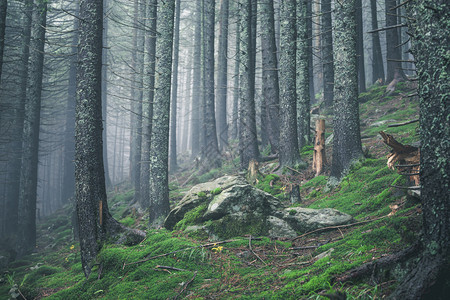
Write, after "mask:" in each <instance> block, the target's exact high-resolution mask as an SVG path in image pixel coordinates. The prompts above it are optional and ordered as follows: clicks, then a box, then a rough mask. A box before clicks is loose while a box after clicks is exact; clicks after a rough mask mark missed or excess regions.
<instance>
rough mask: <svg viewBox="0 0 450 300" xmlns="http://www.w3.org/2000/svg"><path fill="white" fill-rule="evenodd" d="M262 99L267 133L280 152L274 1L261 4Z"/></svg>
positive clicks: (273, 147) (274, 149)
mask: <svg viewBox="0 0 450 300" xmlns="http://www.w3.org/2000/svg"><path fill="white" fill-rule="evenodd" d="M259 7H260V9H259V11H260V16H261V17H260V22H261V48H262V49H261V52H262V68H263V70H262V75H263V77H262V97H263V99H264V103H265V104H266V109H265V113H266V119H267V124H266V126H267V131H268V137H269V142H270V146H271V151H272V153H276V152H278V143H279V138H280V127H279V122H278V121H279V118H280V87H279V83H278V59H277V45H276V41H275V23H274V22H275V21H274V7H273V0H264V1H261V2H260V5H259Z"/></svg>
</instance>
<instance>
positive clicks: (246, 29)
mask: <svg viewBox="0 0 450 300" xmlns="http://www.w3.org/2000/svg"><path fill="white" fill-rule="evenodd" d="M240 3H241V9H240V12H241V13H242V15H241V26H240V27H241V44H242V45H241V56H240V58H239V59H240V62H241V65H240V66H241V67H240V80H239V84H240V90H241V97H240V100H241V101H240V109H239V111H240V113H239V119H240V122H239V153H240V157H241V161H240V164H241V168H243V169H245V168H247V167H248V164H249V163H250V161H251V160H253V159H256V160H257V159H258V158H259V150H258V141H257V138H256V112H255V56H256V50H255V49H256V45H255V41H256V33H254V32H253V30H254V25H253V24H252V23H253V22H254V21H253V18H256V16H255V17H252V16H253V14H256V11H253V9H254V6H253V3H252V1H250V0H243V1H242V2H240Z"/></svg>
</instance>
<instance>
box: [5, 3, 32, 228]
mask: <svg viewBox="0 0 450 300" xmlns="http://www.w3.org/2000/svg"><path fill="white" fill-rule="evenodd" d="M32 13H33V0H27V1H26V2H25V3H24V13H23V19H22V28H23V31H22V39H21V54H20V63H19V70H18V73H19V74H20V83H19V88H20V94H19V100H18V101H17V103H16V107H15V109H14V123H13V128H14V131H15V134H14V141H13V144H12V146H11V148H12V157H11V159H10V164H9V166H8V168H9V170H8V177H9V180H10V182H11V183H10V184H9V186H7V195H6V197H5V199H6V202H5V208H4V209H5V211H4V212H5V214H4V216H5V218H4V229H5V232H6V233H7V234H10V235H11V236H15V235H16V232H17V224H18V223H17V222H18V205H19V195H20V170H21V168H22V149H23V131H24V122H25V103H26V102H27V93H26V91H27V85H28V61H29V57H30V47H29V46H30V39H31V21H32Z"/></svg>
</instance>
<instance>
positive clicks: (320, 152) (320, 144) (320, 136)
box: [313, 119, 327, 176]
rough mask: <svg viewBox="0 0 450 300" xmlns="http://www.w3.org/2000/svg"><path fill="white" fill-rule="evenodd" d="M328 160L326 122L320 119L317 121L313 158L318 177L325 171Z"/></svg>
mask: <svg viewBox="0 0 450 300" xmlns="http://www.w3.org/2000/svg"><path fill="white" fill-rule="evenodd" d="M326 162H327V159H326V155H325V120H324V119H319V120H317V121H316V137H315V140H314V156H313V170H315V171H316V176H318V175H320V173H322V171H323V166H324V165H325V164H326Z"/></svg>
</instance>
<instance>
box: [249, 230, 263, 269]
mask: <svg viewBox="0 0 450 300" xmlns="http://www.w3.org/2000/svg"><path fill="white" fill-rule="evenodd" d="M248 247H249V248H250V251H252V253H253V254H254V255H255V256H256V258H258V259H259V260H260V261H262V263H263V264H265V265H266V266H267V264H266V262H265V261H264V260H263V259H262V258H261V257H259V255H258V254H256V253H255V251H253V249H252V236H251V235H250V237H249V238H248Z"/></svg>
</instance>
